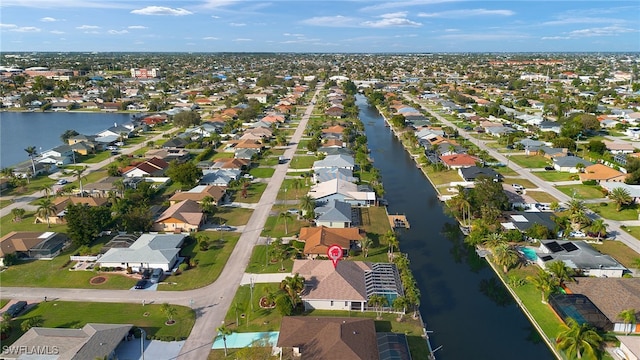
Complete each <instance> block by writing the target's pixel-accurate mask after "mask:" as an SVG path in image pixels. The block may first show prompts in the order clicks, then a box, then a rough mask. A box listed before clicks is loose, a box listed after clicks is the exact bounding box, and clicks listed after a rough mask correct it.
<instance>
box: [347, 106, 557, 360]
mask: <svg viewBox="0 0 640 360" xmlns="http://www.w3.org/2000/svg"><path fill="white" fill-rule="evenodd" d="M356 105H357V106H358V107H359V109H360V111H359V115H360V119H361V120H362V122H363V123H364V127H365V132H366V135H367V139H368V146H369V148H370V150H371V157H372V158H373V160H374V166H375V167H376V168H378V169H379V170H380V174H381V176H382V181H383V183H384V189H385V198H386V199H388V200H389V207H388V210H389V213H390V214H395V213H399V214H405V215H406V216H407V218H408V220H409V223H410V224H411V229H410V230H406V231H403V232H401V233H400V235H399V239H400V248H401V250H402V252H404V253H408V254H409V260H410V261H411V265H410V266H411V270H412V271H413V274H414V276H415V279H416V281H417V282H418V286H419V288H420V292H421V294H422V299H421V306H420V312H421V313H422V316H423V318H424V321H425V323H426V326H427V329H428V330H429V331H433V333H431V334H430V339H431V344H432V346H433V347H434V348H437V347H439V346H442V349H440V350H438V351H437V352H436V358H437V359H438V360H441V359H444V360H447V359H449V360H451V359H454V360H458V359H465V360H466V359H482V360H485V359H487V360H488V359H496V360H503V359H519V360H527V359H531V360H544V359H555V357H554V355H553V354H552V353H551V351H550V350H549V349H548V348H547V347H546V345H545V344H544V343H543V342H542V340H541V339H540V337H539V335H538V334H537V332H536V330H535V329H534V328H533V326H532V325H531V323H530V322H529V320H528V319H527V318H526V317H525V316H524V314H523V313H522V312H521V311H520V309H519V308H518V307H517V306H516V304H515V302H514V301H513V299H512V298H511V297H510V295H509V294H508V292H506V290H505V289H504V287H503V286H502V284H501V282H500V281H499V280H498V279H497V277H496V275H495V273H494V272H493V271H492V270H491V268H490V267H489V266H488V265H487V264H486V262H485V261H484V260H483V259H481V258H479V257H478V256H477V255H476V254H475V252H474V251H473V249H470V248H468V247H466V246H465V245H464V244H463V242H462V234H461V233H460V231H459V229H458V226H457V223H456V222H455V220H454V219H452V218H451V217H449V216H447V215H445V213H444V208H443V204H441V203H440V201H439V200H438V197H437V193H436V191H435V189H434V188H433V187H432V185H431V183H430V182H429V180H428V179H427V178H426V177H425V176H424V175H423V174H422V172H421V171H420V169H418V168H417V167H416V165H415V162H414V161H413V160H412V159H411V157H410V156H409V155H408V153H407V152H406V151H405V150H404V148H403V147H402V144H401V143H400V142H399V141H398V140H397V139H396V138H395V136H393V134H392V133H391V130H390V129H389V128H387V127H385V126H384V120H383V118H382V116H381V115H380V114H379V113H378V111H377V110H376V109H375V108H374V107H372V106H369V105H368V103H367V101H366V98H365V97H364V96H362V95H357V96H356Z"/></svg>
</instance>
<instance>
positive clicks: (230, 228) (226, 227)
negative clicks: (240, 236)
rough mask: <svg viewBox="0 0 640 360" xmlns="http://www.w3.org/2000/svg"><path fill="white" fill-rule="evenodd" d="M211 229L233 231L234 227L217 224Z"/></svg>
mask: <svg viewBox="0 0 640 360" xmlns="http://www.w3.org/2000/svg"><path fill="white" fill-rule="evenodd" d="M213 230H214V231H233V230H235V229H234V228H233V227H231V226H229V225H218V226H214V228H213Z"/></svg>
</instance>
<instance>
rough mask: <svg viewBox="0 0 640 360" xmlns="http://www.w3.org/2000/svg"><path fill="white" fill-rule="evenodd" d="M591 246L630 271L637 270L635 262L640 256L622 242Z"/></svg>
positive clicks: (610, 241) (609, 241) (607, 242)
mask: <svg viewBox="0 0 640 360" xmlns="http://www.w3.org/2000/svg"><path fill="white" fill-rule="evenodd" d="M591 246H593V247H594V248H595V249H596V250H598V251H600V252H601V253H603V254H607V255H611V257H613V258H614V259H616V260H618V262H620V263H621V264H622V265H624V266H625V267H627V268H629V269H633V268H635V266H634V265H633V261H634V259H637V258H640V254H638V253H637V252H635V251H633V250H632V249H631V248H630V247H628V246H627V245H625V244H624V243H622V242H620V241H613V240H605V241H603V242H602V243H601V244H591Z"/></svg>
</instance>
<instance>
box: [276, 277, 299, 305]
mask: <svg viewBox="0 0 640 360" xmlns="http://www.w3.org/2000/svg"><path fill="white" fill-rule="evenodd" d="M280 289H282V290H284V291H285V292H286V293H287V295H289V298H290V299H291V304H293V306H294V307H295V306H296V305H298V303H300V293H301V292H302V290H304V278H303V277H302V276H300V274H298V273H295V275H293V276H287V277H286V278H284V279H283V280H282V281H281V282H280Z"/></svg>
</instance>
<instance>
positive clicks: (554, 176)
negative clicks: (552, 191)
mask: <svg viewBox="0 0 640 360" xmlns="http://www.w3.org/2000/svg"><path fill="white" fill-rule="evenodd" d="M532 174H533V175H535V176H537V177H539V178H540V179H542V180H545V181H550V182H555V181H569V180H573V177H574V176H575V174H571V173H568V172H560V171H555V170H553V171H535V172H532Z"/></svg>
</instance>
